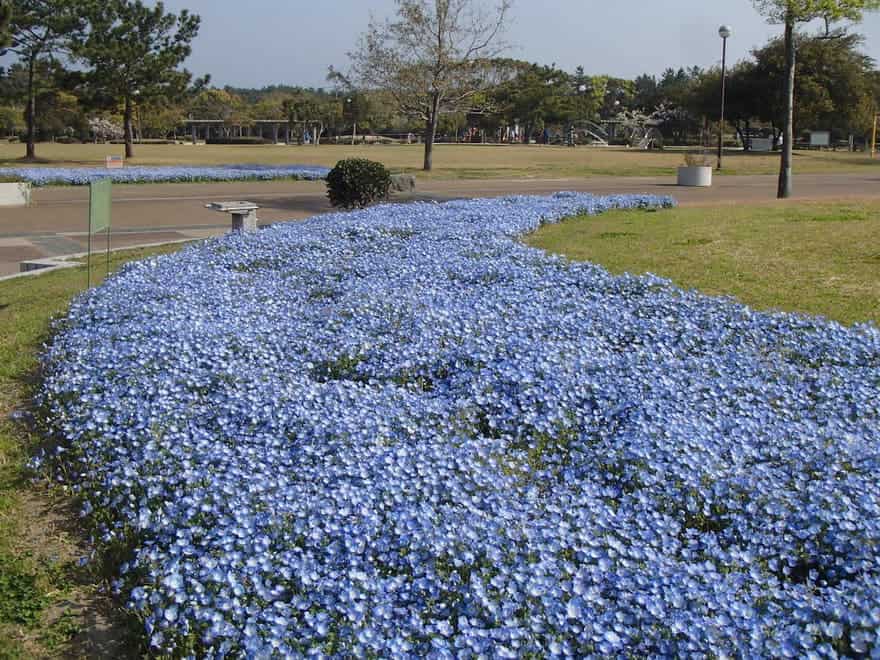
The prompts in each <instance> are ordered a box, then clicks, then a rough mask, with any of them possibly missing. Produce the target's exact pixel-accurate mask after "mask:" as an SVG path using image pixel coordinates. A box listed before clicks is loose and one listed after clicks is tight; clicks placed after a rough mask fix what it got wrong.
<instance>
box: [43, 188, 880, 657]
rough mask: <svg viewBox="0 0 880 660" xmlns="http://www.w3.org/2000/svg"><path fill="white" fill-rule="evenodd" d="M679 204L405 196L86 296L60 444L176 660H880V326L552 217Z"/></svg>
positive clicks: (225, 242) (101, 536)
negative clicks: (562, 228)
mask: <svg viewBox="0 0 880 660" xmlns="http://www.w3.org/2000/svg"><path fill="white" fill-rule="evenodd" d="M669 204H671V200H669V199H668V198H667V199H662V198H652V197H607V198H600V197H592V196H589V195H578V194H558V195H555V196H553V197H513V198H507V199H493V200H473V201H462V202H451V203H448V204H412V205H390V206H381V207H375V208H371V209H367V210H364V211H359V212H356V213H351V214H337V215H326V216H322V217H317V218H313V219H311V220H309V221H307V222H304V223H302V224H287V225H281V226H275V227H273V228H271V229H267V230H265V231H261V232H259V233H258V234H254V235H230V236H227V237H225V238H222V239H217V240H213V241H210V242H208V243H206V244H203V245H199V246H196V247H192V248H189V249H186V250H184V251H183V252H181V253H179V254H175V255H171V256H165V257H161V258H154V259H150V260H147V261H143V262H140V263H136V264H131V265H129V266H128V267H126V268H125V269H124V270H123V271H122V272H121V273H120V274H118V275H116V276H115V277H112V278H111V279H110V280H109V281H108V282H107V283H106V284H105V285H103V286H102V287H101V288H100V289H98V290H95V291H92V292H90V293H89V294H87V295H84V296H82V297H80V298H79V299H78V300H77V301H76V302H75V303H74V304H73V305H72V307H71V310H70V314H69V316H68V318H67V319H66V320H65V321H64V322H63V323H62V324H61V325H60V326H59V328H58V334H57V336H56V338H55V340H54V343H53V344H52V346H51V348H50V349H49V350H48V352H47V354H46V356H45V367H46V370H47V375H46V379H45V384H44V386H43V391H42V400H43V402H44V404H45V405H46V408H47V411H48V414H49V420H50V423H51V425H52V427H53V429H54V430H55V431H56V432H57V434H58V435H59V436H60V437H61V438H62V439H63V442H62V450H63V451H61V453H60V461H61V464H62V466H63V467H64V469H65V474H66V480H67V483H68V484H70V485H71V486H72V487H73V488H74V489H76V491H77V492H78V493H79V495H80V496H81V497H82V499H83V502H84V515H87V518H88V520H90V521H92V522H93V523H94V525H95V529H96V539H95V540H96V543H97V544H99V545H103V546H105V547H109V548H111V549H113V550H114V551H115V552H116V553H121V556H126V557H128V560H127V561H126V563H125V564H124V565H123V566H122V575H121V578H120V581H119V584H118V586H119V588H120V590H121V591H122V593H123V594H124V595H125V596H126V598H127V599H128V602H129V604H130V607H131V608H133V609H134V610H135V611H136V612H138V613H139V614H140V616H142V617H143V621H144V625H145V627H146V631H147V633H148V635H149V637H150V640H151V643H152V644H153V646H154V647H155V649H156V650H159V651H161V650H165V651H167V652H175V653H180V654H186V653H204V654H206V655H208V656H210V657H223V656H230V655H234V656H240V655H244V656H248V657H265V656H269V655H277V656H294V657H297V656H304V655H315V656H355V657H362V656H370V655H373V656H376V657H407V656H428V657H436V658H451V657H462V658H477V657H509V658H514V657H528V656H532V657H563V656H566V657H587V656H594V657H606V656H624V655H627V656H636V657H642V656H650V657H664V656H665V657H672V656H677V657H685V656H686V657H737V656H739V657H750V658H757V657H780V656H787V657H798V658H803V657H835V656H859V655H864V654H869V655H870V654H873V657H878V655H880V643H878V633H880V559H878V544H880V485H878V475H880V445H878V436H880V396H878V394H880V392H878V390H880V331H878V329H877V328H876V327H874V326H856V327H853V328H845V327H842V326H840V325H837V324H835V323H831V322H828V321H825V320H822V319H819V318H807V317H800V316H793V315H786V314H764V313H756V312H754V311H752V310H750V309H748V308H747V307H744V306H742V305H739V304H737V303H735V302H732V301H730V300H724V299H718V298H709V297H706V296H704V295H700V294H698V293H695V292H689V291H682V290H679V289H677V288H675V287H673V286H672V285H670V284H669V283H668V282H667V281H664V280H662V279H659V278H657V277H653V276H646V277H632V276H623V277H614V276H612V275H610V274H609V273H607V272H606V271H605V270H603V269H602V268H599V267H597V266H595V265H591V264H587V263H569V262H567V261H565V260H563V259H561V258H558V257H554V256H550V255H547V254H544V253H542V252H540V251H538V250H535V249H531V248H527V247H525V246H524V245H522V244H521V243H520V242H519V241H518V237H519V236H521V235H522V234H524V233H526V232H529V231H532V230H534V229H536V228H537V227H538V226H539V225H540V224H541V223H542V222H555V221H557V220H559V219H560V218H563V217H566V216H570V215H572V214H574V213H576V212H587V213H600V212H602V211H605V210H607V209H612V208H619V207H634V206H639V207H651V206H664V205H669Z"/></svg>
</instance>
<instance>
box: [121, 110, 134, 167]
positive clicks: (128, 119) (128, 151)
mask: <svg viewBox="0 0 880 660" xmlns="http://www.w3.org/2000/svg"><path fill="white" fill-rule="evenodd" d="M132 114H133V112H132V105H131V99H130V98H129V97H128V96H126V97H125V114H124V115H123V119H124V122H125V158H126V159H129V158H134V145H133V144H132V142H133V140H132V132H133V131H132Z"/></svg>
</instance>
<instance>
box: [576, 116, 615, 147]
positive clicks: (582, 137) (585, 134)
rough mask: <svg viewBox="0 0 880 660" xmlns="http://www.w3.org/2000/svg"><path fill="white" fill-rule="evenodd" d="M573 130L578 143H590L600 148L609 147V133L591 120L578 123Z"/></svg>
mask: <svg viewBox="0 0 880 660" xmlns="http://www.w3.org/2000/svg"><path fill="white" fill-rule="evenodd" d="M572 128H573V129H574V137H575V138H576V139H577V141H578V142H582V141H583V142H589V143H590V144H593V145H596V146H600V147H607V146H608V140H609V135H608V131H607V130H605V128H604V127H603V126H600V125H599V124H597V123H596V122H594V121H589V120H584V121H576V122H574V124H573V125H572Z"/></svg>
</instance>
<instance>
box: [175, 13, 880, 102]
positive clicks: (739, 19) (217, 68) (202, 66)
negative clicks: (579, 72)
mask: <svg viewBox="0 0 880 660" xmlns="http://www.w3.org/2000/svg"><path fill="white" fill-rule="evenodd" d="M514 3H515V4H514V11H513V14H512V16H511V23H510V30H509V33H508V41H510V42H512V43H513V44H514V47H513V48H512V49H511V50H510V53H509V54H510V55H511V56H512V57H517V58H520V59H524V60H529V61H534V62H540V63H542V64H549V63H551V62H555V63H556V64H557V65H558V66H560V67H561V68H563V69H566V70H569V71H570V70H573V69H574V68H575V67H576V66H577V65H579V64H582V65H583V66H584V68H585V69H586V70H587V72H588V73H595V74H600V73H606V74H610V75H616V76H621V77H627V78H632V77H634V76H636V75H638V74H640V73H644V72H648V73H655V74H656V73H660V72H661V71H662V70H663V69H665V68H666V67H674V68H678V67H679V66H690V65H694V64H697V65H700V66H703V67H708V66H712V65H714V64H719V63H720V61H721V39H720V38H719V37H718V35H717V29H718V26H719V25H720V24H722V23H729V24H730V25H732V26H733V28H734V35H733V37H732V38H731V39H730V40H729V42H728V47H729V50H728V57H729V58H730V59H731V60H734V61H735V60H738V59H741V58H743V57H746V56H747V55H748V52H749V50H750V49H751V48H753V47H754V46H759V45H762V44H763V43H765V42H766V41H767V39H768V38H769V37H771V36H774V35H778V34H779V33H780V27H779V26H774V25H768V24H767V23H766V22H765V21H764V19H763V18H762V17H761V16H759V15H758V14H757V12H755V10H754V8H753V5H752V2H751V0H514ZM165 6H166V7H167V8H168V9H170V10H174V11H178V10H179V9H181V8H183V7H186V8H188V9H190V10H191V11H192V12H194V13H197V14H199V15H200V16H201V17H202V29H201V32H200V35H199V37H198V39H197V41H196V42H195V44H194V47H193V55H192V57H191V58H190V59H189V60H188V61H187V63H186V66H187V67H188V68H189V69H190V70H192V71H194V72H195V73H197V74H200V75H201V74H204V73H210V74H211V76H212V80H213V83H214V84H215V85H218V86H222V85H227V84H229V85H234V86H241V87H261V86H263V85H268V84H272V83H287V84H292V85H304V86H321V85H326V83H325V82H324V77H325V75H326V72H327V67H328V66H329V65H331V64H332V65H334V66H336V67H337V68H343V69H344V68H345V67H346V65H347V58H346V55H345V53H346V51H348V50H351V49H352V48H353V46H354V45H355V42H356V40H357V36H358V34H359V33H360V32H362V31H363V30H364V29H365V27H366V23H367V20H368V18H369V15H370V12H371V11H372V12H373V13H374V14H376V15H377V16H387V15H390V14H391V12H392V11H393V7H394V1H393V0H371V1H369V2H361V1H359V0H307V1H306V0H250V1H249V2H241V1H240V0H165ZM857 31H859V32H861V33H862V34H864V35H865V37H866V39H867V42H866V44H865V52H867V53H868V54H869V55H871V56H872V57H874V58H875V59H878V60H880V15H877V14H873V15H872V14H869V15H868V16H867V17H866V20H865V21H864V23H862V24H861V25H860V26H858V27H857Z"/></svg>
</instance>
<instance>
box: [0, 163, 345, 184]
mask: <svg viewBox="0 0 880 660" xmlns="http://www.w3.org/2000/svg"><path fill="white" fill-rule="evenodd" d="M329 171H330V170H329V169H328V168H326V167H318V166H312V165H279V166H277V167H275V166H269V165H221V166H217V167H125V168H123V169H105V168H97V167H16V168H0V177H5V176H16V177H20V178H21V179H22V180H23V181H29V182H30V183H32V184H33V185H34V186H52V185H62V186H86V185H88V184H89V183H91V182H92V181H97V180H98V179H110V180H112V181H113V182H114V183H188V182H199V181H273V180H276V179H304V180H309V181H314V180H318V179H323V178H324V177H326V176H327V172H329Z"/></svg>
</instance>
